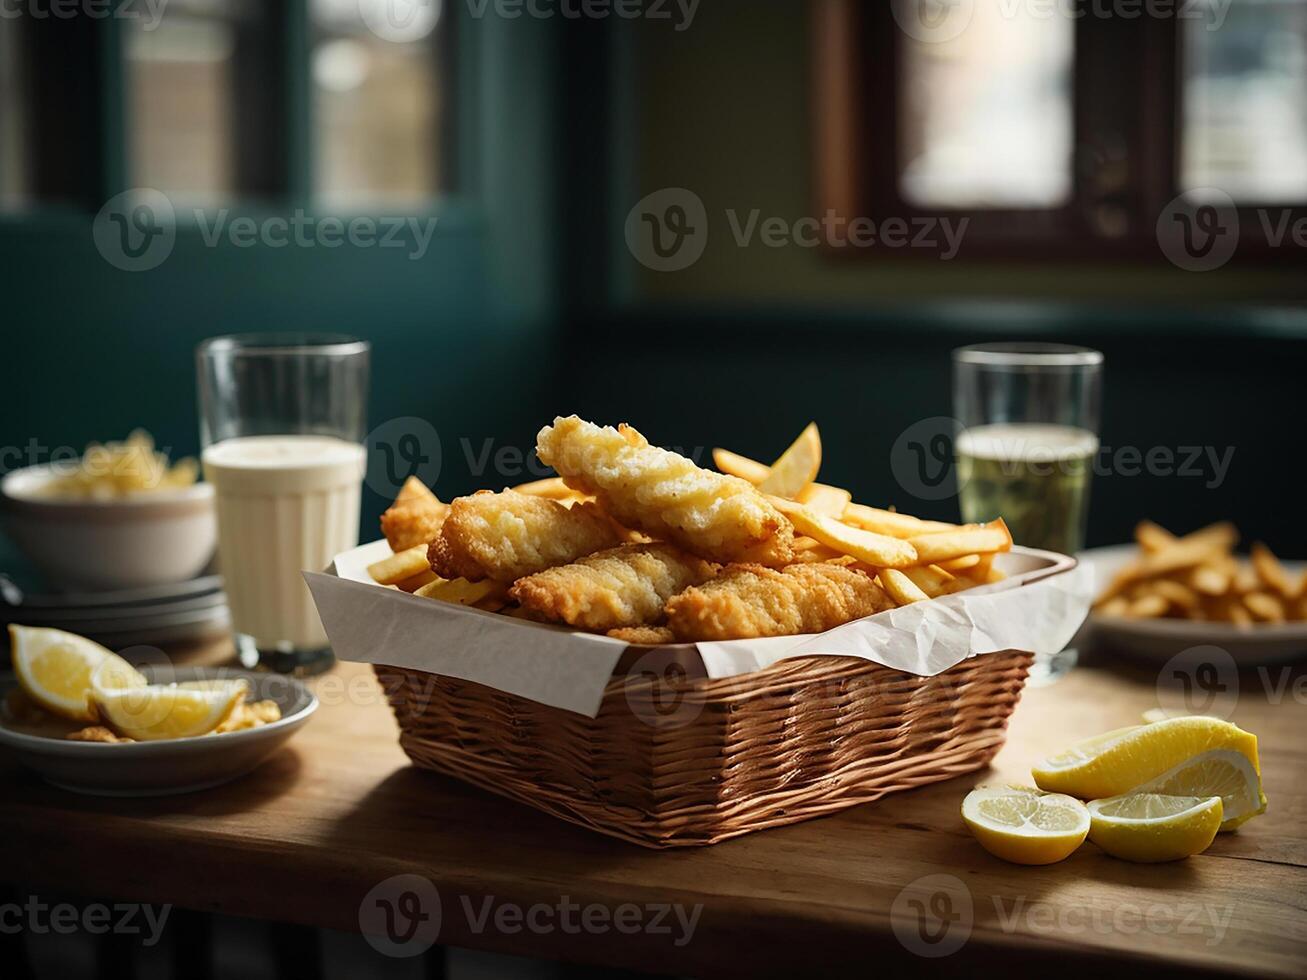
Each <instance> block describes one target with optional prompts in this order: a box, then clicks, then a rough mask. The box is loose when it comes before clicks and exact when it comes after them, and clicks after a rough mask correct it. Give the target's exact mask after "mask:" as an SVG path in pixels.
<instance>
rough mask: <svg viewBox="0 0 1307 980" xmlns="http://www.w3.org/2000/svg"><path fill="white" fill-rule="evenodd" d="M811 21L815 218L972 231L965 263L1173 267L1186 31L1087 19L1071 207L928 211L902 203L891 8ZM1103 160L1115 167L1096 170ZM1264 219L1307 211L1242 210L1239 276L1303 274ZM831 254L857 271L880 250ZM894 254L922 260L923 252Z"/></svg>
mask: <svg viewBox="0 0 1307 980" xmlns="http://www.w3.org/2000/svg"><path fill="white" fill-rule="evenodd" d="M810 11H811V57H812V64H813V84H812V96H813V120H814V127H815V131H814V137H815V138H814V155H815V159H814V166H813V172H814V174H815V182H814V183H815V186H814V196H815V201H816V206H817V208H818V213H825V212H827V211H833V212H834V213H835V214H837V215H839V216H840V217H842V218H844V219H845V220H851V219H852V218H854V217H868V218H871V219H872V220H873V221H875V222H877V223H878V224H879V223H880V222H881V221H883V220H885V219H887V218H891V217H895V218H902V219H906V220H908V221H909V222H911V221H913V220H921V219H932V218H933V219H945V218H947V219H951V220H953V221H955V222H956V221H958V220H961V219H963V218H967V219H969V223H968V225H967V232H966V234H967V242H966V245H965V247H964V251H963V255H964V256H965V257H967V258H972V259H980V260H987V259H998V260H1033V261H1060V262H1070V261H1084V260H1090V261H1093V260H1128V261H1142V262H1165V261H1166V259H1165V256H1164V254H1163V253H1162V251H1161V249H1160V248H1159V246H1158V243H1157V237H1156V223H1157V220H1158V217H1159V216H1160V215H1161V214H1162V212H1163V210H1164V209H1165V208H1166V207H1167V205H1168V204H1169V203H1170V202H1171V201H1172V200H1174V199H1175V198H1176V197H1177V196H1179V195H1180V189H1179V162H1180V150H1179V143H1180V138H1181V132H1180V124H1179V122H1180V118H1181V113H1182V112H1183V106H1182V104H1181V100H1182V92H1181V87H1180V79H1181V78H1182V77H1183V67H1184V66H1183V45H1182V44H1181V40H1182V39H1181V37H1180V33H1179V22H1178V20H1177V19H1176V18H1173V17H1172V18H1157V17H1139V18H1134V19H1124V18H1098V17H1081V18H1079V19H1078V20H1077V21H1076V24H1075V49H1074V66H1073V69H1072V72H1073V84H1072V113H1073V158H1072V160H1071V169H1072V190H1071V196H1070V199H1069V200H1068V201H1067V203H1066V204H1065V205H1062V206H1060V207H1055V208H1048V209H1034V208H1032V209H1014V208H995V209H972V208H924V207H920V206H917V205H914V204H913V203H912V202H910V201H908V200H907V199H905V197H904V196H903V195H902V193H901V190H900V174H901V170H902V159H901V146H900V133H899V119H900V112H901V104H902V102H901V89H902V83H901V78H902V52H903V33H902V31H901V30H900V29H899V28H898V26H897V24H896V23H895V21H894V19H893V12H892V9H891V5H890V4H887V3H885V4H864V3H860V2H859V0H811V8H810ZM871 93H884V94H881V95H878V96H875V97H873V96H872V95H871ZM1104 159H1106V160H1109V161H1110V162H1111V166H1110V167H1102V166H1099V165H1098V161H1100V160H1104ZM1094 177H1098V179H1097V180H1094V179H1092V178H1094ZM1266 209H1270V210H1273V211H1275V212H1276V213H1277V214H1279V215H1283V214H1284V213H1286V212H1287V213H1288V214H1289V220H1290V227H1291V226H1292V224H1293V223H1295V222H1297V221H1298V220H1300V219H1302V218H1303V217H1304V216H1307V202H1301V203H1299V202H1294V203H1291V204H1284V203H1280V202H1277V203H1274V204H1259V203H1253V202H1244V203H1242V204H1240V205H1239V206H1238V207H1237V208H1236V211H1237V214H1238V217H1239V222H1240V224H1239V227H1240V237H1239V242H1238V248H1237V250H1236V252H1235V255H1234V256H1233V257H1232V259H1231V261H1232V262H1235V263H1242V264H1249V263H1256V264H1259V265H1267V264H1279V263H1282V262H1293V261H1301V259H1302V254H1301V251H1300V250H1298V249H1296V248H1294V247H1292V246H1291V247H1275V246H1274V245H1272V244H1271V242H1270V241H1269V240H1268V238H1267V237H1266V236H1265V235H1264V234H1262V229H1261V224H1260V221H1261V216H1260V212H1262V211H1264V210H1266ZM1118 228H1119V229H1120V230H1117V229H1118ZM826 252H827V254H829V255H831V256H841V257H844V258H848V259H853V260H857V259H859V258H865V257H867V256H869V255H876V254H877V252H878V249H877V247H876V246H875V245H873V246H870V247H868V248H864V249H834V248H831V249H827V250H826ZM895 254H896V256H897V257H900V258H904V257H906V258H912V257H914V251H913V250H912V249H898V250H896V252H895ZM921 257H922V258H924V257H927V256H924V255H923V256H921Z"/></svg>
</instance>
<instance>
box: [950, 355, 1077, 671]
mask: <svg viewBox="0 0 1307 980" xmlns="http://www.w3.org/2000/svg"><path fill="white" fill-rule="evenodd" d="M1102 379H1103V355H1102V354H1100V353H1099V352H1098V351H1096V350H1090V349H1088V348H1085V347H1072V346H1069V345H1066V344H1043V343H997V344H977V345H975V346H972V347H962V348H959V349H958V350H956V351H954V352H953V411H954V416H955V417H956V418H957V420H958V422H959V423H960V424H961V429H960V431H959V432H958V435H957V440H956V442H955V443H954V453H955V455H956V457H957V480H958V502H959V505H960V507H961V510H962V519H963V520H964V521H966V522H968V523H976V522H983V521H991V520H994V519H995V518H997V517H1002V518H1003V519H1004V520H1005V521H1006V522H1007V525H1008V528H1009V529H1010V530H1011V531H1012V538H1013V540H1014V541H1015V542H1016V543H1017V544H1019V545H1024V546H1025V547H1028V548H1039V549H1042V550H1045V551H1056V552H1060V553H1062V554H1066V555H1073V554H1075V553H1076V552H1078V551H1080V550H1081V549H1083V548H1084V546H1085V527H1086V523H1087V521H1088V517H1089V484H1090V479H1091V477H1092V476H1093V471H1094V457H1095V455H1097V453H1098V422H1099V408H1100V405H1101V401H1102ZM1075 660H1076V654H1075V651H1074V650H1067V651H1052V652H1048V653H1047V655H1045V654H1043V653H1041V655H1040V656H1039V657H1038V658H1037V660H1036V663H1035V667H1034V669H1033V670H1032V672H1031V677H1032V679H1033V680H1036V681H1040V680H1042V681H1044V682H1048V681H1050V680H1053V679H1055V678H1056V677H1058V676H1060V675H1061V674H1063V673H1065V672H1066V671H1067V670H1069V669H1070V668H1071V667H1072V666H1073V665H1074V664H1075Z"/></svg>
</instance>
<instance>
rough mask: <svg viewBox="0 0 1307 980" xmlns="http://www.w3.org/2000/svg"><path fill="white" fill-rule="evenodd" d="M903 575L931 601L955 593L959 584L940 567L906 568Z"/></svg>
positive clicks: (920, 566) (921, 566)
mask: <svg viewBox="0 0 1307 980" xmlns="http://www.w3.org/2000/svg"><path fill="white" fill-rule="evenodd" d="M902 574H903V575H905V576H907V578H908V580H909V581H911V582H912V584H913V585H915V586H916V587H917V588H919V589H920V590H921V591H922V592H924V593H925V594H926V595H927V596H928V597H929V598H931V599H933V598H935V597H936V596H941V595H946V594H947V593H949V592H951V591H954V588H955V587H956V585H957V584H958V580H957V578H956V577H955V576H953V575H950V574H949V573H948V572H946V571H944V569H942V568H940V567H939V566H938V565H919V566H918V567H916V568H905V569H903V572H902Z"/></svg>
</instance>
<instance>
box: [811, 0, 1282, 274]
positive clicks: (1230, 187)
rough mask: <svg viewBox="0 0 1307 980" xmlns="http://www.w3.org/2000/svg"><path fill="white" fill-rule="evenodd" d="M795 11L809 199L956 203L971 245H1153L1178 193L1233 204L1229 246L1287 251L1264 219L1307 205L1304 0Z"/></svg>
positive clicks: (910, 208) (844, 2) (848, 211)
mask: <svg viewBox="0 0 1307 980" xmlns="http://www.w3.org/2000/svg"><path fill="white" fill-rule="evenodd" d="M813 10H814V19H813V43H814V50H813V61H814V69H815V87H814V95H815V99H816V104H815V112H814V116H815V119H816V122H817V129H816V134H815V135H816V142H817V168H816V178H817V193H818V199H819V203H820V204H821V205H822V206H823V208H824V209H830V210H833V211H835V212H836V213H837V214H840V215H842V216H844V217H845V218H846V219H852V218H855V217H864V216H865V217H869V218H871V219H872V220H873V221H874V220H878V219H879V220H884V219H885V218H888V217H896V218H902V219H907V220H909V221H911V220H915V219H919V218H927V219H928V218H931V217H937V218H938V217H948V216H953V217H954V218H962V217H965V218H966V220H967V221H968V228H967V243H966V248H965V250H964V252H965V254H967V255H969V256H972V257H977V256H979V257H984V256H990V255H994V256H1000V257H1002V256H1012V257H1020V258H1043V257H1054V258H1058V257H1062V258H1085V257H1094V256H1100V257H1104V258H1111V259H1116V258H1123V257H1124V258H1130V259H1133V258H1136V257H1145V258H1161V257H1162V254H1163V253H1162V250H1161V248H1159V245H1160V241H1159V238H1160V233H1159V232H1158V230H1157V229H1158V223H1159V220H1160V219H1161V218H1162V217H1163V216H1164V214H1166V213H1167V209H1168V208H1172V207H1175V206H1176V203H1175V202H1176V199H1177V197H1179V196H1180V195H1181V194H1182V193H1185V192H1193V193H1192V195H1191V197H1192V200H1193V201H1194V202H1195V203H1193V204H1192V205H1191V204H1190V203H1188V200H1189V199H1188V198H1186V204H1185V207H1194V206H1201V201H1202V200H1204V195H1207V199H1216V201H1217V202H1218V203H1221V204H1224V205H1226V206H1227V208H1228V207H1231V206H1235V205H1237V207H1235V213H1236V216H1237V217H1238V219H1239V220H1238V221H1237V222H1234V223H1231V224H1229V225H1228V227H1232V228H1236V229H1237V234H1238V238H1237V241H1238V254H1239V256H1241V257H1243V258H1249V257H1259V258H1262V259H1268V258H1280V259H1285V260H1297V261H1301V258H1302V256H1301V248H1300V247H1298V246H1293V245H1292V239H1288V240H1286V239H1284V238H1283V237H1282V236H1281V237H1279V238H1278V239H1277V240H1276V241H1270V240H1269V239H1270V237H1271V236H1270V235H1268V233H1267V231H1266V229H1267V228H1268V227H1271V226H1274V227H1276V228H1284V227H1293V228H1297V227H1298V222H1299V220H1300V219H1301V217H1302V215H1303V213H1304V206H1307V3H1303V2H1302V0H1247V2H1244V0H1240V2H1236V3H1226V2H1217V0H1210V2H1209V0H1197V2H1194V3H1184V4H1180V3H1177V4H1174V5H1169V4H1158V5H1147V4H1143V5H1141V4H1137V3H1133V2H1131V3H1126V2H1124V0H1123V2H1121V3H1119V4H1118V3H1111V2H1106V3H1089V2H1088V0H1086V2H1083V3H1079V2H1074V0H1072V2H1066V3H1048V2H1046V0H890V2H885V3H876V4H865V3H859V2H857V0H813ZM1213 188H1214V189H1215V190H1216V191H1218V192H1220V193H1219V194H1217V193H1214V192H1213V191H1212V189H1213ZM1231 201H1233V205H1231ZM1266 205H1276V206H1278V207H1279V209H1280V211H1278V212H1276V214H1274V215H1271V216H1270V217H1269V219H1268V216H1267V215H1266V213H1265V210H1264V206H1266ZM1259 207H1260V208H1262V210H1258V208H1259ZM1286 219H1287V222H1288V223H1287V224H1286ZM1204 226H1211V224H1210V222H1204ZM1220 227H1222V228H1224V227H1226V225H1224V224H1222V225H1220ZM1286 241H1288V242H1289V244H1290V246H1291V247H1288V248H1286V247H1278V246H1283V245H1284V244H1285V243H1286ZM1295 248H1297V253H1296V254H1295ZM861 251H865V250H861ZM870 251H871V252H873V253H874V251H875V249H874V247H873V248H872V249H871V250H870ZM897 254H900V255H903V254H911V250H902V251H900V252H899V253H897Z"/></svg>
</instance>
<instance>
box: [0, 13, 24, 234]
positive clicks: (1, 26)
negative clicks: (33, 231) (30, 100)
mask: <svg viewBox="0 0 1307 980" xmlns="http://www.w3.org/2000/svg"><path fill="white" fill-rule="evenodd" d="M24 82H25V66H24V62H23V49H22V45H21V44H20V43H19V38H18V23H17V21H16V20H15V19H14V18H12V17H0V211H11V210H16V209H18V208H21V207H22V206H23V204H24V203H25V201H26V199H27V196H28V177H27V149H26V148H27V146H28V139H27V118H26V107H27V99H26V92H25V84H24Z"/></svg>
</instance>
